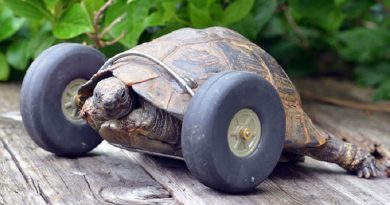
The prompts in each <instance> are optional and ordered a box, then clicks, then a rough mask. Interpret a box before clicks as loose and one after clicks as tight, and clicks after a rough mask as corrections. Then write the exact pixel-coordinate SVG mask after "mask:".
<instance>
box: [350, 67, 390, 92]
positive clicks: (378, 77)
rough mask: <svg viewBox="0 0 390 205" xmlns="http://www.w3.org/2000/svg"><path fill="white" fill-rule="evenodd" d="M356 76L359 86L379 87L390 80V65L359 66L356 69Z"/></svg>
mask: <svg viewBox="0 0 390 205" xmlns="http://www.w3.org/2000/svg"><path fill="white" fill-rule="evenodd" d="M355 75H356V81H357V82H358V83H359V84H361V85H366V86H374V87H377V86H379V85H380V84H382V83H383V82H385V81H387V80H388V79H390V63H388V62H380V63H378V64H362V65H359V66H357V67H356V69H355Z"/></svg>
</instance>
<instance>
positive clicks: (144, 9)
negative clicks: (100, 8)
mask: <svg viewBox="0 0 390 205" xmlns="http://www.w3.org/2000/svg"><path fill="white" fill-rule="evenodd" d="M154 5H155V1H153V0H141V1H138V0H136V1H131V2H130V3H126V2H125V1H115V2H114V4H113V5H111V6H110V7H109V8H108V10H107V12H106V18H105V22H104V25H105V26H108V25H109V24H110V23H111V22H113V21H115V20H117V19H118V18H119V19H122V21H120V22H119V23H118V24H116V26H114V27H113V28H112V29H111V30H110V32H109V33H110V35H111V37H112V38H113V39H115V38H118V37H120V36H121V35H123V34H125V36H124V37H123V38H122V39H121V40H120V41H119V42H120V43H121V44H123V45H124V46H126V47H128V48H130V47H133V46H134V45H136V44H137V42H138V39H139V37H140V36H141V34H142V33H143V32H144V30H145V29H146V28H148V27H149V26H155V25H160V24H161V23H162V21H161V20H159V18H162V17H163V14H162V13H161V12H160V11H153V10H154V9H155V8H154Z"/></svg>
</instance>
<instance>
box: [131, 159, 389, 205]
mask: <svg viewBox="0 0 390 205" xmlns="http://www.w3.org/2000/svg"><path fill="white" fill-rule="evenodd" d="M126 153H127V154H128V156H129V158H131V159H134V160H137V162H138V163H139V164H140V165H141V166H143V167H144V168H145V170H147V171H148V172H149V173H150V174H151V176H152V177H153V178H155V179H156V180H157V181H158V182H160V183H161V184H163V185H164V186H165V187H166V188H167V189H168V190H170V192H171V193H172V196H173V197H174V198H176V199H178V200H179V201H181V202H183V203H184V204H309V203H313V201H315V203H316V204H386V203H387V202H388V198H389V196H388V193H387V191H386V187H388V186H390V182H389V180H384V177H381V178H379V179H375V180H372V181H370V180H365V179H359V178H357V177H356V176H353V175H348V174H347V173H346V172H345V171H344V170H343V169H341V168H339V167H338V166H337V165H333V164H329V163H326V162H318V161H315V160H312V159H310V158H308V159H307V160H306V162H305V163H300V164H289V163H280V164H278V166H277V167H276V169H275V170H274V172H273V174H272V175H271V176H270V177H269V178H268V179H267V180H265V181H264V182H263V183H262V184H260V186H259V187H258V188H257V190H256V191H254V192H252V193H248V194H243V195H229V194H224V193H220V192H216V191H213V190H211V189H209V188H207V187H205V186H203V185H202V184H200V183H199V182H198V181H197V180H196V179H194V178H193V176H191V174H190V173H189V172H188V170H187V169H186V167H185V164H184V162H181V163H178V161H176V160H170V159H164V158H158V157H151V156H145V155H141V154H135V153H130V152H126ZM379 184H380V185H381V186H382V187H384V188H381V187H378V186H377V185H379Z"/></svg>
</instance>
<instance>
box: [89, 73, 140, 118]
mask: <svg viewBox="0 0 390 205" xmlns="http://www.w3.org/2000/svg"><path fill="white" fill-rule="evenodd" d="M132 98H133V96H132V95H131V93H130V89H129V87H127V85H126V84H124V83H123V82H122V81H121V80H119V79H117V78H115V77H109V78H106V79H103V80H101V81H100V82H98V84H97V85H96V87H95V89H94V90H93V96H92V102H93V105H94V107H95V108H97V109H99V110H100V111H102V117H103V118H105V119H106V120H112V119H119V118H121V117H124V116H125V115H127V114H128V113H129V112H130V111H131V110H132V109H133V106H134V99H132Z"/></svg>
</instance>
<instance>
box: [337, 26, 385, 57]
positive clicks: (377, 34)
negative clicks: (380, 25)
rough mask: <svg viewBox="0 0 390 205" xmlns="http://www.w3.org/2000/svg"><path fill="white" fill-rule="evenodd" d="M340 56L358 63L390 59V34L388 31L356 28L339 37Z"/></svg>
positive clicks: (342, 33) (340, 34)
mask: <svg viewBox="0 0 390 205" xmlns="http://www.w3.org/2000/svg"><path fill="white" fill-rule="evenodd" d="M337 38H338V40H339V41H340V42H341V44H342V45H341V46H340V48H339V52H340V54H341V55H342V56H343V57H344V58H346V59H348V60H353V61H357V62H373V61H376V60H378V59H381V58H387V59H389V58H390V33H389V32H388V30H386V29H368V28H355V29H351V30H347V31H344V32H341V33H339V34H338V35H337Z"/></svg>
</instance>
